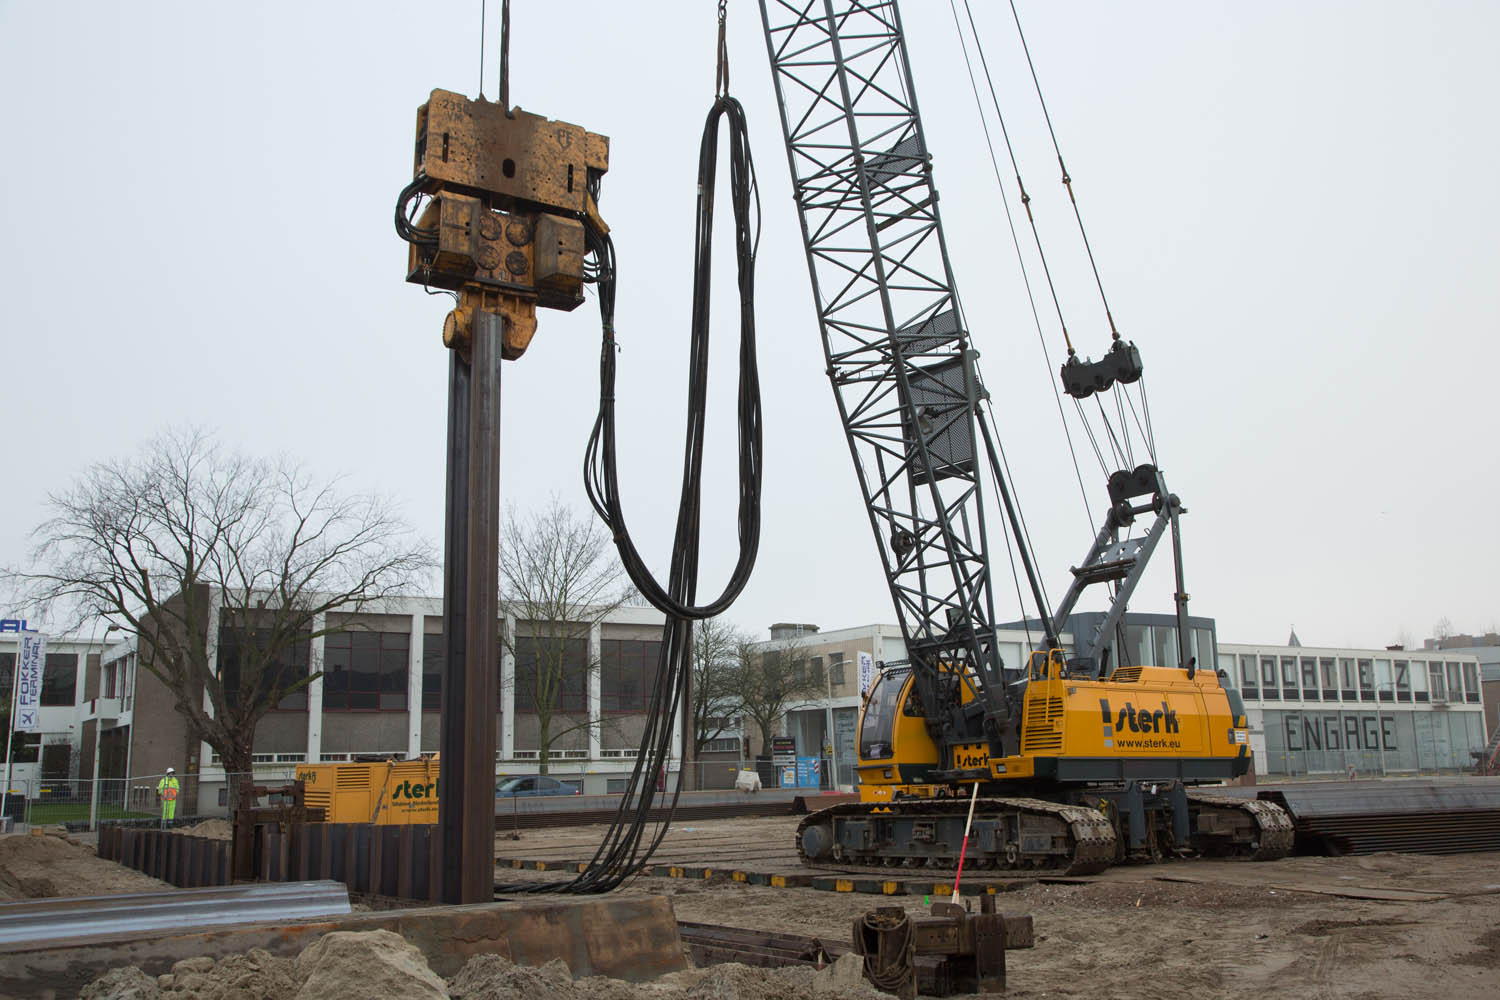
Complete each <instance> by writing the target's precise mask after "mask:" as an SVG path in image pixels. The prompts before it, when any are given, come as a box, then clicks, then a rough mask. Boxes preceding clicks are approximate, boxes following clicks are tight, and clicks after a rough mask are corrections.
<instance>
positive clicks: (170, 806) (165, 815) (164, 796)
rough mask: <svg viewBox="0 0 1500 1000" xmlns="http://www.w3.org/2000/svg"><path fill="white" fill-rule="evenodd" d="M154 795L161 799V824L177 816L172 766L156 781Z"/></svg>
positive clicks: (175, 777)
mask: <svg viewBox="0 0 1500 1000" xmlns="http://www.w3.org/2000/svg"><path fill="white" fill-rule="evenodd" d="M156 797H157V798H158V799H160V800H161V825H162V826H166V825H167V824H168V823H169V822H171V821H172V820H173V819H174V818H175V817H176V816H177V775H176V773H175V772H174V771H173V769H172V768H170V767H169V768H167V773H166V774H164V775H163V776H162V779H161V780H160V781H158V782H157V783H156Z"/></svg>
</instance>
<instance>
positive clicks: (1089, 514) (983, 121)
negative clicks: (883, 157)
mask: <svg viewBox="0 0 1500 1000" xmlns="http://www.w3.org/2000/svg"><path fill="white" fill-rule="evenodd" d="M948 9H949V10H951V11H952V12H953V26H954V28H956V29H957V31H958V45H959V48H960V49H961V50H962V51H963V54H964V65H965V66H966V67H968V70H969V89H970V91H971V92H972V93H973V94H974V107H975V109H976V110H977V111H978V112H979V125H980V128H982V129H983V130H984V143H985V147H986V148H987V149H988V150H989V154H990V168H991V170H993V171H994V174H995V187H996V189H997V190H999V192H1000V204H1001V205H1002V206H1004V208H1005V224H1006V226H1007V227H1008V228H1009V229H1010V245H1011V247H1012V248H1014V250H1015V251H1016V263H1017V265H1018V266H1019V267H1020V269H1021V281H1022V283H1023V284H1024V285H1025V286H1026V301H1027V303H1028V304H1029V305H1030V306H1031V322H1032V325H1033V326H1034V327H1035V328H1036V339H1037V343H1039V344H1040V345H1041V347H1042V362H1043V364H1045V365H1046V368H1047V384H1048V385H1049V386H1051V387H1052V399H1053V402H1055V403H1056V404H1057V419H1058V422H1059V423H1061V424H1062V429H1063V437H1064V438H1065V439H1066V440H1067V442H1068V454H1069V455H1070V456H1072V459H1073V477H1074V479H1076V480H1077V482H1078V495H1079V496H1080V497H1081V498H1082V500H1083V515H1084V517H1086V518H1088V522H1089V531H1090V532H1091V533H1097V530H1096V529H1095V527H1094V512H1093V510H1092V509H1090V507H1089V494H1088V490H1087V489H1085V488H1084V485H1083V470H1082V469H1081V468H1080V467H1079V463H1078V449H1077V448H1076V447H1075V446H1074V444H1073V432H1072V430H1071V429H1070V428H1069V427H1068V415H1067V412H1066V411H1065V410H1063V404H1062V393H1061V392H1060V391H1059V390H1058V388H1057V380H1056V379H1054V378H1053V377H1052V353H1051V352H1050V351H1049V350H1048V349H1047V336H1046V334H1045V333H1044V332H1043V331H1042V317H1041V313H1040V311H1038V309H1037V307H1036V292H1035V290H1034V289H1033V288H1032V287H1031V270H1030V268H1028V267H1027V266H1026V255H1025V254H1024V253H1023V252H1022V251H1021V238H1020V236H1019V235H1018V234H1017V233H1016V220H1015V215H1014V213H1012V212H1011V208H1010V196H1009V195H1008V194H1006V193H1005V181H1004V180H1003V179H1002V178H1001V176H1000V159H999V157H998V156H996V155H995V140H994V137H993V136H992V135H991V133H990V123H989V119H988V118H987V117H986V116H985V113H984V101H983V100H982V99H981V98H980V96H979V81H978V80H977V79H976V78H975V76H974V62H973V60H971V59H970V58H969V47H968V45H967V44H966V43H965V42H964V30H963V25H962V24H961V23H960V22H959V20H958V8H957V7H955V6H954V5H953V0H948ZM991 419H993V415H992V416H991ZM1012 570H1014V566H1012ZM1017 586H1019V583H1018V584H1017ZM1027 641H1028V642H1029V641H1030V638H1029V637H1028V639H1027Z"/></svg>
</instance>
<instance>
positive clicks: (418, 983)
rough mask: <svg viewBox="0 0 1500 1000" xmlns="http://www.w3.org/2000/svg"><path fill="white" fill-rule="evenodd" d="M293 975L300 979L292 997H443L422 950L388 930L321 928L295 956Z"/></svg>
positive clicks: (320, 999) (411, 999)
mask: <svg viewBox="0 0 1500 1000" xmlns="http://www.w3.org/2000/svg"><path fill="white" fill-rule="evenodd" d="M297 975H298V976H299V977H300V978H301V979H302V989H301V990H299V991H298V993H297V1000H342V998H344V997H348V996H351V995H353V994H354V993H358V994H359V995H361V996H369V997H402V998H403V1000H447V998H448V990H447V987H446V985H445V984H444V983H443V981H442V980H441V979H439V978H438V976H437V974H436V973H434V972H433V971H432V970H431V969H430V968H428V967H427V959H426V958H424V957H423V955H422V953H421V952H420V951H418V950H417V949H416V948H415V947H413V946H412V945H411V944H408V943H407V941H406V939H405V938H403V937H402V936H401V935H399V934H394V933H392V932H391V931H334V932H333V933H332V934H325V935H323V936H322V937H321V938H319V939H318V940H317V941H315V942H313V944H311V945H309V946H308V948H307V949H306V950H305V951H303V952H302V954H301V956H299V957H298V959H297ZM356 987H357V988H356ZM351 991H352V992H351Z"/></svg>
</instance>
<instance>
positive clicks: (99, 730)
mask: <svg viewBox="0 0 1500 1000" xmlns="http://www.w3.org/2000/svg"><path fill="white" fill-rule="evenodd" d="M121 631H124V630H123V629H121V628H120V626H118V625H110V626H109V627H108V628H106V629H105V630H104V635H102V636H101V637H100V638H99V673H100V675H101V676H100V680H101V681H102V680H103V679H104V678H103V676H102V675H103V673H104V649H105V647H107V646H108V645H109V642H108V640H109V634H110V633H111V632H121ZM83 662H84V676H85V677H87V675H88V654H87V653H85V654H84V661H83ZM102 742H104V726H103V723H102V722H101V721H100V719H99V702H98V699H97V698H96V699H95V700H94V767H93V770H92V771H90V772H89V773H90V774H92V775H93V777H94V780H93V788H92V789H91V790H90V792H89V829H90V830H97V829H99V744H100V743H102Z"/></svg>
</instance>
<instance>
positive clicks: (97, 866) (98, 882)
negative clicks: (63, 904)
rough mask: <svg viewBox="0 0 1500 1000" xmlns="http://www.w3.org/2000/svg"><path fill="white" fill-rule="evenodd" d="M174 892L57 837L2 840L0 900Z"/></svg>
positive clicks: (71, 839) (89, 848)
mask: <svg viewBox="0 0 1500 1000" xmlns="http://www.w3.org/2000/svg"><path fill="white" fill-rule="evenodd" d="M170 888H172V887H171V886H170V885H168V884H167V883H165V882H162V881H159V880H158V879H154V878H151V877H150V876H149V875H142V874H141V873H140V872H138V871H133V870H132V869H129V868H126V867H124V866H123V865H117V864H115V863H114V862H112V861H103V860H101V859H100V858H98V857H97V856H96V855H95V853H94V847H93V845H92V844H88V843H85V842H83V841H81V840H78V839H76V838H74V837H70V836H68V835H67V834H66V833H64V832H63V831H62V828H61V827H59V828H57V829H56V830H55V831H53V830H49V831H38V832H35V833H13V834H7V835H4V836H0V899H3V900H14V899H42V898H51V897H54V896H104V895H113V894H114V893H119V892H158V891H161V890H163V889H170Z"/></svg>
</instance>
